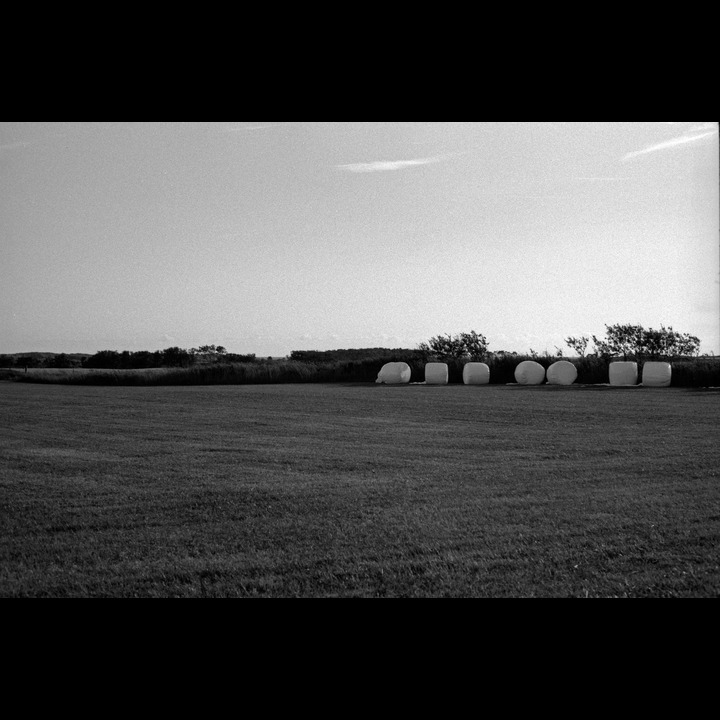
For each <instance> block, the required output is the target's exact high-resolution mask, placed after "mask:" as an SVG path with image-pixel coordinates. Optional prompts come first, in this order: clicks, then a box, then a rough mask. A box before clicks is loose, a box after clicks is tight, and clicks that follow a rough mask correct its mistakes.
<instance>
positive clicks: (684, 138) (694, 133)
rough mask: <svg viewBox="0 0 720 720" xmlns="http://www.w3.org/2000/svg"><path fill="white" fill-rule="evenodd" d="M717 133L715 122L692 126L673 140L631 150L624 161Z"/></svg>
mask: <svg viewBox="0 0 720 720" xmlns="http://www.w3.org/2000/svg"><path fill="white" fill-rule="evenodd" d="M716 134H717V127H716V126H715V123H706V124H705V125H699V126H697V127H694V128H691V129H690V130H688V131H687V132H686V133H685V134H684V135H681V136H680V137H676V138H673V139H672V140H666V141H665V142H661V143H658V144H657V145H650V147H646V148H644V149H642V150H636V151H635V152H630V153H628V154H627V155H625V157H623V159H622V161H623V162H626V161H627V160H631V159H632V158H634V157H638V155H647V154H648V153H653V152H657V151H658V150H666V149H668V148H674V147H677V146H678V145H686V144H687V143H692V142H697V141H698V140H702V139H704V138H707V137H710V136H711V135H716Z"/></svg>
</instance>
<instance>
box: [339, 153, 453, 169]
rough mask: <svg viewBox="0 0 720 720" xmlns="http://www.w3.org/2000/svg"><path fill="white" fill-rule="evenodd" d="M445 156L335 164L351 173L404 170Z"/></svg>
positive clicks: (437, 160)
mask: <svg viewBox="0 0 720 720" xmlns="http://www.w3.org/2000/svg"><path fill="white" fill-rule="evenodd" d="M446 157H447V156H445V155H437V156H434V157H424V158H415V159H414V160H377V161H375V162H368V163H350V164H348V165H336V167H337V168H338V169H339V170H346V171H347V172H353V173H373V172H389V171H391V170H404V169H405V168H409V167H417V166H418V165H430V164H431V163H436V162H440V161H441V160H444V159H445V158H446Z"/></svg>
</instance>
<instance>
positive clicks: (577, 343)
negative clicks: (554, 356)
mask: <svg viewBox="0 0 720 720" xmlns="http://www.w3.org/2000/svg"><path fill="white" fill-rule="evenodd" d="M589 342H590V338H589V337H586V336H585V335H581V336H580V337H567V338H565V344H566V345H567V346H568V347H569V348H570V349H571V350H574V351H575V352H576V353H577V354H578V355H579V356H580V357H585V352H586V350H587V346H588V343H589ZM555 347H557V345H556V346H555ZM559 349H560V348H558V350H559Z"/></svg>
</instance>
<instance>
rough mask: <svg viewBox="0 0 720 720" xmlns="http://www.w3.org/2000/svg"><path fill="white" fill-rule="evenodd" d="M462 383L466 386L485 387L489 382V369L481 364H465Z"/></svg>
mask: <svg viewBox="0 0 720 720" xmlns="http://www.w3.org/2000/svg"><path fill="white" fill-rule="evenodd" d="M463 382H464V383H465V384H466V385H487V384H488V383H489V382H490V368H489V367H488V366H487V365H486V364H485V363H481V362H469V363H465V365H464V367H463Z"/></svg>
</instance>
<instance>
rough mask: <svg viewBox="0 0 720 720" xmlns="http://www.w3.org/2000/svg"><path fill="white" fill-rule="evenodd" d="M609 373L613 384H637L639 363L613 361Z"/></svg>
mask: <svg viewBox="0 0 720 720" xmlns="http://www.w3.org/2000/svg"><path fill="white" fill-rule="evenodd" d="M608 375H609V378H610V384H611V385H637V381H638V368H637V363H636V362H630V361H616V362H611V363H610V367H609V369H608Z"/></svg>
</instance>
